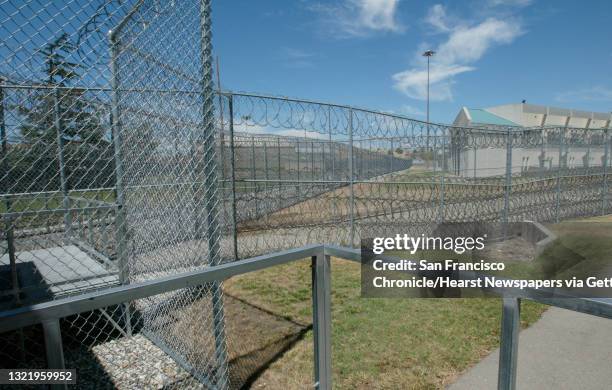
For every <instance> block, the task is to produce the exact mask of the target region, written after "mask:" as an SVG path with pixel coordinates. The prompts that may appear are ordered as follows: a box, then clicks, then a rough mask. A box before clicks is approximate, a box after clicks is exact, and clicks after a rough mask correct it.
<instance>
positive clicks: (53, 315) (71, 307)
mask: <svg viewBox="0 0 612 390" xmlns="http://www.w3.org/2000/svg"><path fill="white" fill-rule="evenodd" d="M312 256H333V257H337V258H341V259H345V260H350V261H354V262H357V263H361V251H360V249H355V248H346V247H341V246H337V245H316V244H315V245H308V246H303V247H300V248H295V249H289V250H285V251H281V252H275V253H270V254H265V255H261V256H256V257H252V258H249V259H245V260H239V261H235V262H231V263H225V264H221V265H218V266H214V267H209V268H205V269H201V270H196V271H191V272H186V273H181V274H177V275H172V276H166V277H163V278H159V279H155V280H151V281H146V282H141V283H134V284H128V285H123V286H117V287H111V288H107V289H104V290H100V291H95V292H91V293H87V294H82V295H78V296H74V297H67V298H62V299H58V300H55V301H51V302H45V303H39V304H34V305H29V306H24V307H20V308H16V309H11V310H5V311H1V312H0V333H2V332H7V331H10V330H14V329H18V328H22V327H25V326H29V325H34V324H38V323H43V322H45V321H50V320H56V319H59V318H63V317H67V316H70V315H74V314H78V313H82V312H85V311H90V310H94V309H99V308H103V307H106V306H110V305H116V304H120V303H123V302H128V301H132V300H135V299H141V298H146V297H149V296H153V295H158V294H162V293H165V292H169V291H174V290H178V289H182V288H189V287H194V286H199V285H202V284H205V283H211V282H214V281H220V280H225V279H227V278H230V277H232V276H235V275H240V274H244V273H248V272H253V271H257V270H261V269H264V268H268V267H273V266H276V265H280V264H285V263H289V262H292V261H296V260H301V259H305V258H308V257H312ZM383 257H388V256H383ZM388 258H389V259H393V260H397V258H395V257H388ZM462 277H468V278H469V277H472V278H474V277H480V276H479V275H477V274H475V273H471V276H470V273H462ZM490 291H491V292H494V293H497V294H500V295H503V296H512V297H516V298H520V299H529V300H533V301H536V302H540V303H544V304H546V305H550V306H556V307H560V308H564V309H568V310H573V311H577V312H581V313H585V314H591V315H596V316H600V317H604V318H609V319H612V299H608V298H577V297H571V296H560V295H559V294H558V293H555V294H554V295H551V293H550V292H547V291H544V290H535V289H524V290H518V289H496V290H491V289H490Z"/></svg>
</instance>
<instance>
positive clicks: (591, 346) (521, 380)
mask: <svg viewBox="0 0 612 390" xmlns="http://www.w3.org/2000/svg"><path fill="white" fill-rule="evenodd" d="M498 358H499V349H497V350H495V351H493V352H492V353H491V354H490V355H489V356H487V357H486V358H485V359H483V360H482V361H481V362H480V363H478V364H477V365H476V366H474V367H472V368H471V369H470V370H468V371H467V372H466V373H465V374H463V375H462V376H461V377H460V378H459V379H458V380H457V382H455V383H454V384H452V385H450V386H449V387H448V388H449V389H451V390H464V389H465V390H468V389H469V390H473V389H496V388H497V362H498ZM610 388H612V320H607V319H604V318H599V317H594V316H590V315H586V314H581V313H576V312H572V311H569V310H564V309H559V308H554V307H552V308H550V309H549V310H547V311H546V312H545V313H544V314H543V315H542V318H541V319H540V320H539V321H538V322H536V323H535V324H534V325H532V326H531V327H530V328H528V329H525V330H523V331H522V332H521V333H520V336H519V354H518V374H517V389H519V390H525V389H538V390H541V389H555V390H556V389H572V390H574V389H610Z"/></svg>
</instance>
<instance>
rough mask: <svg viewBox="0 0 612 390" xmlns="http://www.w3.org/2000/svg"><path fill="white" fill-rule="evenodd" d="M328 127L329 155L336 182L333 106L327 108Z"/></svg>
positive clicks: (333, 178) (332, 177) (332, 178)
mask: <svg viewBox="0 0 612 390" xmlns="http://www.w3.org/2000/svg"><path fill="white" fill-rule="evenodd" d="M327 127H328V130H329V153H330V155H331V180H335V174H334V170H335V165H336V162H335V161H334V144H333V142H332V125H331V106H327Z"/></svg>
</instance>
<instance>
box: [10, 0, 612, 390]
mask: <svg viewBox="0 0 612 390" xmlns="http://www.w3.org/2000/svg"><path fill="white" fill-rule="evenodd" d="M0 21H1V22H2V23H1V24H0V32H1V34H0V35H1V36H2V38H0V56H1V59H0V77H1V80H0V81H1V87H0V129H1V141H2V145H1V146H2V155H1V158H0V160H1V161H0V170H1V171H0V179H1V186H0V188H1V189H2V191H1V192H2V194H1V196H2V204H0V212H1V213H2V221H1V227H0V232H1V234H0V235H1V239H2V244H1V246H0V248H1V249H0V250H1V252H0V256H1V257H0V259H1V260H0V293H1V295H0V310H10V309H13V308H15V307H22V306H26V305H30V304H33V303H40V302H46V301H50V300H55V299H61V298H63V297H68V296H74V295H78V294H83V293H86V292H91V291H96V290H100V289H107V288H110V287H113V286H118V285H121V284H130V283H139V282H144V281H150V280H156V279H159V278H163V277H166V276H170V275H175V274H178V273H182V272H188V271H194V270H199V269H203V268H205V267H210V266H216V265H218V264H221V263H223V262H229V261H234V260H237V259H244V258H248V257H251V256H255V255H260V254H265V253H270V252H274V251H278V250H282V249H289V248H294V247H298V246H302V245H306V244H313V243H316V244H321V243H329V244H338V245H345V246H357V245H358V243H359V241H360V238H361V237H367V236H370V235H373V234H376V235H381V234H385V233H394V232H397V231H399V230H401V231H405V232H406V233H416V234H420V233H423V232H426V231H428V230H433V229H435V226H436V224H438V223H440V222H466V221H475V220H479V221H481V220H484V221H520V220H524V219H530V220H538V221H553V222H554V221H559V220H562V219H566V218H572V217H579V216H591V215H600V214H608V213H610V202H609V196H610V190H609V186H608V179H607V177H608V171H609V151H610V136H609V130H608V129H609V127H610V121H609V120H608V121H607V122H605V121H603V122H602V121H600V122H602V123H600V124H599V125H598V126H597V127H592V128H589V129H579V128H571V127H569V126H568V125H567V124H566V125H565V126H556V127H541V128H500V127H488V128H459V127H455V126H447V125H439V124H433V123H424V122H420V121H416V120H412V119H409V118H405V117H403V116H399V115H391V114H384V113H379V112H375V111H371V110H365V109H360V108H354V107H348V106H343V105H337V104H326V103H320V102H313V101H305V100H298V99H288V98H279V97H273V96H262V95H254V94H246V93H226V92H216V93H215V92H214V91H213V85H212V80H211V76H212V71H211V61H210V57H211V50H212V48H211V15H210V0H200V1H195V0H193V1H184V2H174V1H169V2H160V1H145V0H131V1H118V0H104V1H103V0H100V1H91V2H76V1H69V0H67V1H62V2H44V1H39V0H28V1H24V2H18V1H13V0H9V1H0ZM109 31H110V33H109ZM309 326H310V325H309V324H308V323H302V322H295V321H293V320H289V319H287V318H284V317H283V315H282V313H271V312H269V311H266V310H263V309H262V308H261V307H258V306H257V305H254V304H252V303H251V302H248V301H247V300H245V299H243V298H241V297H240V296H235V295H231V294H230V295H226V294H224V287H223V285H222V283H211V284H207V285H203V286H194V287H189V288H184V289H179V290H176V291H173V292H171V293H164V294H160V295H156V296H151V297H148V298H143V299H139V300H136V301H132V302H125V303H124V304H122V305H115V306H112V307H107V308H104V309H99V310H93V311H90V312H85V313H81V314H78V315H74V316H70V317H66V318H64V319H62V320H61V322H60V328H61V333H62V340H63V343H64V348H63V355H64V360H65V365H66V367H69V368H78V370H79V376H80V378H81V381H82V384H83V386H85V385H84V384H88V386H90V387H92V388H96V387H100V388H106V387H118V388H161V387H166V388H172V387H177V388H183V387H193V388H197V387H202V388H240V387H242V386H246V385H248V384H250V383H252V382H253V378H254V377H256V376H257V375H258V373H260V372H261V370H262V369H263V368H265V367H266V366H267V365H268V364H270V362H271V361H272V360H273V359H274V358H275V357H277V356H278V354H279V353H282V351H285V350H286V348H287V346H289V345H291V343H292V342H294V341H295V338H296V337H301V336H303V335H304V332H305V331H307V330H308V329H309ZM249 335H251V336H249ZM253 335H258V336H257V337H255V336H253ZM44 336H45V329H44V327H43V326H40V325H36V326H30V327H27V328H22V329H17V330H14V331H12V332H6V333H3V334H0V341H1V342H0V362H1V365H2V367H31V368H35V367H39V368H42V367H46V366H47V365H48V363H49V362H48V361H47V360H46V359H45V358H44V356H45V337H44Z"/></svg>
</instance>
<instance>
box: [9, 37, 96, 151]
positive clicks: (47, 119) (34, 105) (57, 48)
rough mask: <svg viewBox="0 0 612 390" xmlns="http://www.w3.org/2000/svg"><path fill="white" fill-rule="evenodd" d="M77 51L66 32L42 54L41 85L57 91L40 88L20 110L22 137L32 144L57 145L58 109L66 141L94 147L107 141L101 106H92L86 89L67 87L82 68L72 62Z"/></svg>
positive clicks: (42, 51)
mask: <svg viewBox="0 0 612 390" xmlns="http://www.w3.org/2000/svg"><path fill="white" fill-rule="evenodd" d="M75 50H76V47H75V46H74V45H73V44H72V43H71V42H70V39H69V37H68V35H67V34H66V33H64V34H62V35H60V36H59V37H58V38H56V39H55V40H54V41H53V42H50V43H49V44H47V45H46V46H45V47H44V48H43V49H42V50H41V51H40V54H41V56H42V59H43V67H44V80H41V82H42V83H43V84H45V85H46V86H47V87H57V89H54V88H50V89H49V88H39V89H37V90H36V91H35V92H34V94H33V95H32V97H31V99H30V102H31V103H30V104H20V105H19V106H18V107H17V111H18V112H19V113H20V114H21V115H22V116H23V118H24V121H23V122H22V125H21V127H20V131H21V134H22V135H23V136H24V138H25V139H26V140H27V141H29V142H30V143H36V142H40V141H43V142H45V143H54V142H55V140H56V137H57V134H56V132H57V129H56V127H55V119H56V118H55V116H56V110H58V111H59V119H60V126H61V129H62V134H63V137H64V138H66V139H69V140H75V141H79V142H87V143H95V144H98V143H100V142H108V141H107V140H106V139H105V137H104V135H105V132H104V129H103V126H102V125H101V118H100V113H99V110H98V107H96V105H94V104H92V101H91V99H88V97H87V96H86V92H85V91H84V90H83V89H78V88H66V87H67V86H68V85H69V84H70V82H71V81H72V80H75V79H79V78H80V74H79V69H80V68H81V65H79V64H78V63H75V62H72V61H70V60H69V58H70V56H71V55H72V53H73V52H74V51H75Z"/></svg>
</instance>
